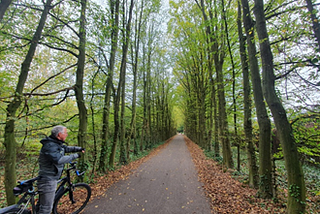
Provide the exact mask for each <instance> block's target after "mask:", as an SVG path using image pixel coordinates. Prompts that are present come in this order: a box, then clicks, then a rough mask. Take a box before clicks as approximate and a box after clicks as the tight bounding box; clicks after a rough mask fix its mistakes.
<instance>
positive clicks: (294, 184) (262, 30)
mask: <svg viewBox="0 0 320 214" xmlns="http://www.w3.org/2000/svg"><path fill="white" fill-rule="evenodd" d="M254 15H255V17H256V28H257V34H258V37H259V41H260V42H259V44H260V45H259V46H260V55H261V60H262V71H263V73H262V76H263V91H264V95H265V98H266V101H267V103H268V106H269V108H270V110H271V112H272V115H273V118H274V122H275V125H276V127H277V130H278V132H279V136H280V143H281V146H282V149H283V155H284V158H285V163H286V169H287V172H288V190H289V191H288V192H289V194H288V201H287V212H288V213H303V212H304V211H305V202H306V189H305V188H306V187H305V183H304V175H303V171H302V168H301V164H300V161H299V155H298V150H297V147H296V143H295V139H294V135H293V131H292V128H291V126H290V123H289V121H288V118H287V113H286V111H285V109H284V107H283V105H282V103H281V101H280V99H279V97H278V96H277V94H276V91H275V88H274V84H275V83H274V82H275V76H274V71H273V69H274V66H273V55H272V52H271V47H270V42H269V35H268V31H267V28H266V19H265V14H264V4H263V1H262V0H255V9H254Z"/></svg>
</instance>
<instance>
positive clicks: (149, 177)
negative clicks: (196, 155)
mask: <svg viewBox="0 0 320 214" xmlns="http://www.w3.org/2000/svg"><path fill="white" fill-rule="evenodd" d="M84 213H85V214H109V213H119V214H149V213H150V214H180V213H181V214H193V213H198V214H210V213H211V211H210V205H209V202H208V201H207V198H206V196H205V194H204V190H203V189H202V183H200V182H199V181H198V175H197V172H196V169H195V166H194V164H193V162H192V158H191V155H190V153H189V151H188V148H187V146H186V144H185V141H184V139H183V136H181V135H177V136H176V137H175V138H174V139H173V140H172V141H171V142H170V143H169V145H168V146H166V147H165V148H164V149H163V150H161V151H160V152H159V153H158V154H157V155H156V156H154V157H152V158H151V159H149V160H148V161H146V162H145V163H143V164H141V165H140V167H139V168H138V169H137V170H136V171H135V172H134V173H133V174H132V175H130V177H129V178H128V179H127V180H123V181H120V182H118V183H116V184H114V185H113V186H111V187H110V188H109V189H108V190H107V191H106V194H105V195H104V196H102V197H100V199H95V200H93V201H92V202H90V203H89V204H88V205H87V207H86V208H85V211H84Z"/></svg>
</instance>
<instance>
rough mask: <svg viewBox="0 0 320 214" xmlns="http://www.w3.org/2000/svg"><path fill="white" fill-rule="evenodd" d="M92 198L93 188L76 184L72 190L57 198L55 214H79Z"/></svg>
mask: <svg viewBox="0 0 320 214" xmlns="http://www.w3.org/2000/svg"><path fill="white" fill-rule="evenodd" d="M90 197H91V188H90V186H89V185H88V184H85V183H78V184H75V185H74V186H73V188H72V189H69V188H67V189H65V190H64V191H63V192H61V193H60V194H59V195H57V198H56V200H55V201H54V204H53V213H54V214H70V213H71V214H78V213H80V212H81V210H83V208H84V207H85V206H86V205H87V203H88V201H89V199H90ZM72 198H73V202H72Z"/></svg>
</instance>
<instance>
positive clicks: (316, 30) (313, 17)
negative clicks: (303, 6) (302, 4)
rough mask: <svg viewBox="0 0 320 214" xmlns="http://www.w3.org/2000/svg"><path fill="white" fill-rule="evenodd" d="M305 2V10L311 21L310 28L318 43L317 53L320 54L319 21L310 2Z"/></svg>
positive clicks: (309, 0) (308, 0) (307, 0)
mask: <svg viewBox="0 0 320 214" xmlns="http://www.w3.org/2000/svg"><path fill="white" fill-rule="evenodd" d="M306 2H307V8H308V11H309V13H310V18H311V20H312V28H313V32H314V36H315V37H316V40H317V42H318V52H320V25H319V20H318V17H317V15H316V14H317V13H316V12H317V11H316V10H315V8H314V7H313V3H312V0H306Z"/></svg>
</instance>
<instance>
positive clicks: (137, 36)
mask: <svg viewBox="0 0 320 214" xmlns="http://www.w3.org/2000/svg"><path fill="white" fill-rule="evenodd" d="M143 8H144V1H143V0H142V2H141V8H140V15H139V18H137V19H136V23H135V40H134V43H133V44H132V46H131V47H132V50H131V54H132V62H133V68H132V72H133V88H132V114H131V122H130V134H129V135H128V139H127V141H128V142H129V141H131V138H132V139H133V143H134V154H135V155H137V154H138V151H139V148H138V143H137V139H136V136H137V134H136V132H137V130H136V117H137V110H136V106H137V81H138V58H139V49H140V37H141V25H142V14H143ZM133 46H134V49H135V50H133ZM127 158H129V152H128V149H127Z"/></svg>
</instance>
